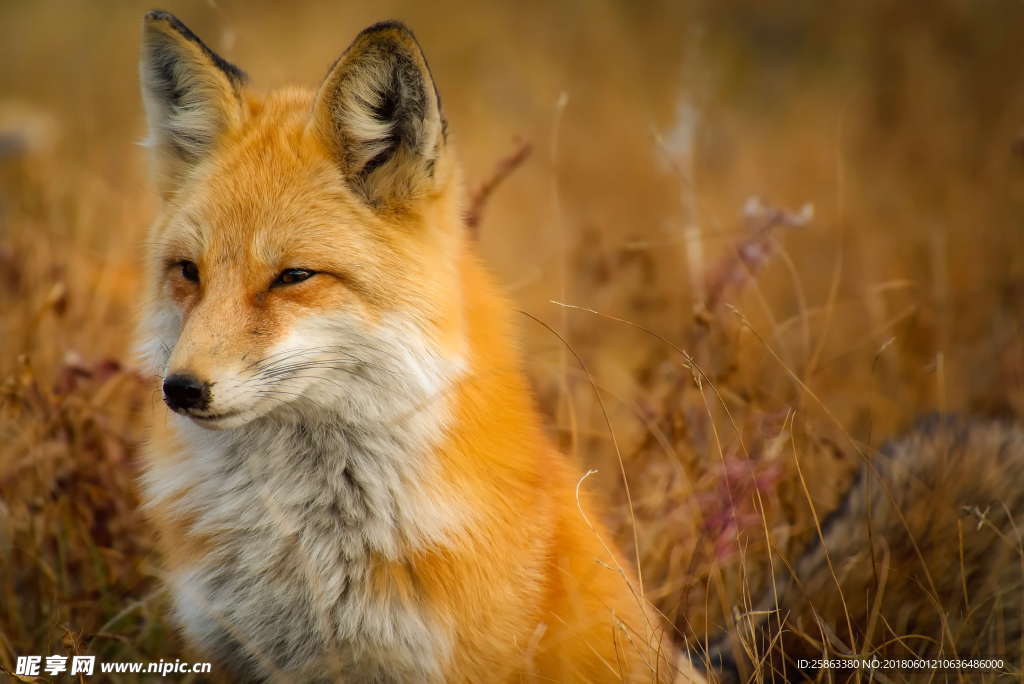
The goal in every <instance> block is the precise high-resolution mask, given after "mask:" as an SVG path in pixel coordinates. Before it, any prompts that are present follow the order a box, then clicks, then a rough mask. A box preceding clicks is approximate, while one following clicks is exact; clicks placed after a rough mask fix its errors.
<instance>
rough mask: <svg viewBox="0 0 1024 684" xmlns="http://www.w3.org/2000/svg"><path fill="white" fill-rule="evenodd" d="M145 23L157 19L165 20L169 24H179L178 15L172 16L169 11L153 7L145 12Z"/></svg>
mask: <svg viewBox="0 0 1024 684" xmlns="http://www.w3.org/2000/svg"><path fill="white" fill-rule="evenodd" d="M143 19H144V21H145V22H146V23H147V24H151V23H154V22H157V21H166V22H168V23H169V24H180V23H181V22H180V21H179V20H178V17H176V16H174V15H173V14H171V13H170V12H165V11H164V10H160V9H154V10H149V11H148V12H146V16H145V17H144V18H143Z"/></svg>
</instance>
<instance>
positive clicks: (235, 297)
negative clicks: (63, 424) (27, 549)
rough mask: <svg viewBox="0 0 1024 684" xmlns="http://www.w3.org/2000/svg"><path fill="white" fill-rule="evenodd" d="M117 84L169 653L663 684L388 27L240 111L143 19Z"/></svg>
mask: <svg viewBox="0 0 1024 684" xmlns="http://www.w3.org/2000/svg"><path fill="white" fill-rule="evenodd" d="M141 73H142V90H143V99H144V102H145V105H146V114H147V117H148V123H149V130H150V137H149V140H148V143H149V146H150V148H151V153H152V162H153V176H154V179H155V182H156V185H157V188H158V190H159V192H160V194H161V196H162V198H163V206H162V209H161V212H160V215H159V217H158V218H157V220H156V221H155V223H154V225H153V228H152V231H151V236H150V240H149V245H148V257H147V259H148V262H147V274H148V295H147V302H146V305H145V309H144V312H143V317H142V323H141V326H140V342H141V347H142V350H143V353H144V355H145V358H146V359H147V363H148V364H149V368H150V370H151V371H152V372H153V373H154V374H155V375H158V376H159V377H161V378H162V384H163V387H162V389H163V396H164V401H165V403H166V404H167V406H168V407H169V408H170V412H166V410H165V409H162V408H158V409H157V410H158V411H161V413H158V414H157V415H156V417H155V420H154V428H153V437H152V440H151V443H150V445H149V447H148V450H147V458H146V461H147V468H146V472H145V475H144V477H143V489H144V494H145V499H146V502H147V503H146V506H147V510H148V511H149V513H150V515H151V517H152V519H153V521H154V522H155V524H156V526H157V528H158V530H159V532H160V541H161V546H162V549H163V552H164V557H165V563H166V570H167V582H168V584H169V586H170V589H171V594H172V596H173V606H174V614H175V617H176V619H177V621H178V622H179V623H180V625H181V626H182V629H183V631H184V634H185V636H186V638H187V639H188V641H189V642H190V643H191V644H192V645H193V646H194V647H195V648H196V649H197V650H199V651H200V652H202V653H205V654H206V655H208V656H209V657H210V658H212V659H213V660H214V661H215V662H217V663H219V664H220V666H221V667H222V668H224V670H225V672H226V673H228V674H229V675H230V676H231V677H232V678H234V679H237V680H245V681H267V680H274V681H289V682H292V681H334V680H339V679H343V680H344V681H352V682H359V681H442V680H443V681H502V680H515V681H524V680H526V681H529V680H531V679H533V678H544V679H547V680H552V679H554V680H559V681H566V680H573V679H588V680H591V681H603V680H615V681H619V680H622V679H625V680H628V681H656V680H658V679H661V680H665V679H670V678H672V677H674V676H676V675H677V674H678V673H677V671H676V666H677V664H678V663H677V662H676V660H675V657H674V656H672V657H669V655H668V654H669V653H671V648H670V647H669V645H668V644H667V642H666V641H665V639H664V637H663V635H662V629H661V625H660V623H659V622H658V620H657V618H656V617H655V616H654V615H653V613H652V612H651V611H650V610H649V609H648V607H647V605H646V603H645V602H644V600H643V597H642V596H640V595H639V592H638V590H637V587H636V584H635V581H634V578H633V573H632V571H631V570H630V569H629V568H628V567H626V566H625V564H624V563H623V561H622V559H621V558H620V557H619V556H618V554H617V553H616V552H615V551H613V550H612V549H611V548H610V547H609V546H608V544H607V542H606V539H607V534H606V533H605V531H604V529H603V528H602V527H601V524H600V512H599V511H598V510H597V508H596V506H595V505H594V504H593V503H592V502H591V501H590V500H589V499H588V497H587V496H586V494H585V493H581V492H578V491H577V490H578V489H579V487H578V486H577V484H578V480H579V477H580V475H579V472H578V471H577V469H576V468H575V467H574V466H573V465H572V464H571V463H570V462H569V461H568V460H567V459H566V457H564V456H563V455H561V454H559V453H557V452H556V451H555V450H554V449H552V447H551V446H550V444H549V442H548V440H547V439H546V437H545V435H544V431H543V428H542V426H541V423H540V420H539V418H538V415H537V413H536V410H535V409H534V407H533V403H532V398H531V396H530V393H529V391H528V388H527V385H526V382H525V380H524V377H523V373H522V371H521V369H520V367H519V360H518V358H517V354H516V352H515V349H514V345H513V344H512V342H511V339H512V337H513V336H512V331H511V325H510V322H509V321H508V316H509V311H510V307H509V306H508V305H507V303H506V302H505V301H504V300H503V299H502V297H501V296H500V295H499V294H498V293H497V291H496V289H495V287H494V286H493V285H492V283H491V280H490V278H489V277H488V275H487V274H486V273H485V271H484V269H483V268H482V267H481V266H480V264H479V262H478V260H477V258H476V257H475V255H474V253H473V250H472V245H471V244H470V242H469V241H468V240H467V237H466V234H465V231H464V229H463V219H462V189H461V180H460V172H459V168H458V165H457V163H456V161H455V159H454V155H453V153H452V151H451V148H450V145H449V140H448V132H447V126H446V123H445V121H444V119H443V116H442V111H441V104H440V99H439V97H438V95H437V91H436V89H435V85H434V81H433V78H432V76H431V73H430V70H429V68H428V66H427V63H426V60H425V59H424V57H423V54H422V52H421V50H420V48H419V46H418V44H417V42H416V40H415V38H414V37H413V36H412V34H411V33H410V32H409V31H408V29H406V28H405V27H404V26H402V25H400V24H397V23H383V24H377V25H375V26H372V27H370V28H368V29H366V30H365V31H363V32H362V33H360V34H359V36H358V37H357V38H356V39H355V41H354V42H353V44H352V45H351V46H350V47H349V48H348V49H347V50H346V51H345V52H344V53H343V54H342V56H341V57H340V58H339V59H338V60H337V61H336V62H335V63H334V64H333V65H332V66H331V68H330V70H329V72H328V74H327V76H326V78H325V79H324V80H323V82H322V83H321V84H320V86H319V88H318V89H316V90H315V91H307V90H302V89H287V90H282V91H278V92H272V93H269V94H256V93H254V92H252V91H251V90H249V88H248V87H247V86H246V76H245V74H244V73H243V72H242V71H241V70H240V69H238V68H237V67H235V66H233V65H232V64H230V63H228V62H227V61H225V60H224V59H223V58H221V57H219V56H218V55H216V54H215V53H214V52H213V51H212V50H210V49H209V48H208V47H207V46H206V45H205V44H204V43H203V42H202V41H201V40H200V39H199V38H198V37H196V36H195V34H193V33H192V32H191V31H190V30H189V29H188V28H186V27H185V26H184V25H183V24H182V23H181V22H179V21H178V20H177V19H175V18H174V17H173V16H171V15H169V14H167V13H164V12H151V13H150V14H148V15H147V17H146V20H145V23H144V29H143V45H142V64H141ZM692 676H693V677H697V675H692Z"/></svg>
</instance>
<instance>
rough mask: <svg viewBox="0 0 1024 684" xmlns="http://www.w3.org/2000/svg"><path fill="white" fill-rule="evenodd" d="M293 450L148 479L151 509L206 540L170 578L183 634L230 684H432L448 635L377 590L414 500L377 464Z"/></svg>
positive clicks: (188, 462) (411, 606) (233, 455)
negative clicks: (172, 513)
mask: <svg viewBox="0 0 1024 684" xmlns="http://www.w3.org/2000/svg"><path fill="white" fill-rule="evenodd" d="M295 443H296V441H295V440H293V441H292V445H293V448H292V449H290V450H288V451H287V452H286V453H284V452H282V453H278V454H270V455H268V456H266V457H264V458H255V457H254V456H253V455H254V454H264V453H265V452H254V451H249V450H247V451H245V452H242V451H241V450H237V449H233V448H223V447H222V448H220V449H218V450H215V451H214V450H211V451H207V452H197V453H194V454H191V455H189V456H188V457H187V458H183V459H180V460H178V461H176V462H158V463H162V464H161V465H154V466H153V467H151V468H150V472H149V473H147V476H146V478H145V479H144V484H145V485H146V487H145V488H146V490H147V492H146V493H147V495H148V498H149V499H150V501H151V502H157V501H160V500H161V499H167V501H166V502H165V504H166V505H167V506H170V507H171V508H173V509H176V510H178V511H179V512H180V514H181V515H182V516H183V519H185V518H187V519H189V520H190V521H191V522H190V528H191V530H192V531H193V532H194V533H196V534H197V535H200V536H202V537H204V538H206V539H208V540H210V541H209V543H208V544H207V547H208V550H207V551H206V552H205V553H204V554H203V555H202V556H201V557H197V558H194V559H188V560H186V562H185V563H184V564H183V565H181V566H180V567H179V569H177V570H176V571H175V572H174V573H173V574H172V576H171V577H170V578H169V580H170V590H171V595H172V598H173V606H174V616H175V618H176V620H177V621H178V622H179V624H180V625H181V627H182V629H183V631H184V632H185V635H186V637H187V638H188V639H189V640H190V641H191V642H193V643H194V644H196V645H197V646H198V647H199V648H200V649H201V650H202V651H204V652H205V653H208V654H209V655H210V657H211V658H212V659H213V660H214V661H215V662H217V663H219V664H221V665H222V666H223V667H224V668H225V669H226V670H228V671H229V672H230V673H231V674H232V675H233V678H234V679H236V680H238V681H288V682H316V681H338V680H344V681H351V682H362V681H366V682H391V681H395V682H404V681H437V680H439V679H441V678H442V671H443V668H444V663H445V662H446V661H447V659H448V655H449V653H450V639H449V638H448V637H447V636H446V635H447V632H446V631H445V630H444V629H442V628H441V626H440V625H439V623H438V621H437V619H436V618H435V617H434V615H433V614H432V613H431V612H430V609H429V608H428V607H427V606H425V605H423V604H422V603H421V602H418V601H416V600H415V597H412V598H410V597H408V596H405V595H403V594H400V593H395V592H386V591H385V592H381V591H380V588H379V586H375V583H374V581H373V578H374V571H375V567H376V566H375V564H376V563H378V562H380V559H381V558H384V559H394V557H395V556H396V554H397V553H398V551H397V549H399V548H401V547H402V544H403V538H404V537H407V536H408V534H407V531H406V530H403V524H402V520H403V519H405V518H406V517H408V515H407V514H406V513H404V512H403V511H402V506H403V501H407V500H409V499H412V498H413V495H412V494H409V495H405V496H404V494H403V487H404V485H403V484H402V480H401V478H398V477H397V476H395V477H392V476H391V474H390V473H389V472H388V470H387V468H384V467H382V465H383V464H384V461H382V459H379V458H378V459H376V460H372V461H371V460H370V455H369V454H364V453H359V452H353V450H352V449H351V448H344V447H338V448H337V449H335V450H334V451H332V452H330V453H327V454H325V453H323V450H319V451H312V450H310V449H306V450H302V449H299V450H296V449H295V448H294V444H295ZM300 444H301V443H300ZM296 459H300V460H301V461H300V462H295V460H296ZM270 465H272V466H273V467H270ZM171 493H173V497H172V494H171ZM403 496H404V498H403ZM169 551H170V550H169ZM177 555H178V556H179V557H181V552H180V550H178V552H177Z"/></svg>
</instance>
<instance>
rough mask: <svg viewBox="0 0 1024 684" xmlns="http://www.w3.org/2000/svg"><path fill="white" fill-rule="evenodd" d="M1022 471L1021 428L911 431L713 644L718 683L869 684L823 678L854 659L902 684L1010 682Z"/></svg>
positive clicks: (978, 424)
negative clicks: (957, 676) (820, 683)
mask: <svg viewBox="0 0 1024 684" xmlns="http://www.w3.org/2000/svg"><path fill="white" fill-rule="evenodd" d="M1022 472H1024V427H1022V426H1021V425H1020V424H1019V422H1014V421H1012V420H1009V419H985V418H978V417H968V416H961V415H949V414H934V415H929V416H925V417H923V418H920V419H919V420H918V421H917V423H916V424H915V425H914V426H913V427H912V428H911V429H910V430H909V431H908V432H906V433H905V434H903V435H902V436H899V437H897V438H896V439H894V440H892V441H890V442H888V443H887V444H886V445H885V446H883V448H882V449H881V450H880V451H879V453H878V454H877V455H876V456H874V457H873V458H871V459H869V460H868V461H867V462H866V463H864V464H863V466H861V468H860V470H859V471H858V473H857V475H856V477H855V478H854V481H853V483H852V484H851V485H850V486H849V488H848V489H847V491H846V493H845V495H844V496H843V497H842V498H841V499H840V503H839V504H838V506H837V507H836V508H835V509H834V510H833V511H831V512H830V513H829V514H828V515H827V516H826V517H825V518H824V520H822V522H821V524H820V527H819V530H818V534H817V535H815V536H814V538H813V539H812V540H811V541H810V542H808V544H807V546H806V548H805V549H804V550H803V551H802V552H801V553H800V555H799V556H798V557H797V559H796V560H795V561H794V562H792V563H791V564H785V565H786V567H785V568H784V569H783V570H781V571H780V572H779V573H778V574H777V576H776V577H775V578H774V580H773V581H772V582H770V586H768V587H766V588H765V589H764V591H763V593H762V595H761V597H760V599H758V600H756V601H754V602H753V605H752V606H750V609H749V610H747V611H745V612H740V613H739V615H738V618H737V619H736V621H735V624H734V625H732V627H731V629H730V630H728V631H727V632H725V633H724V634H723V635H722V636H721V637H720V638H719V639H718V640H717V642H716V643H714V644H712V646H711V647H710V652H709V654H708V656H707V660H708V662H710V663H713V664H714V668H715V670H714V671H715V675H716V676H715V678H716V679H718V680H720V681H724V682H735V681H804V680H811V679H815V678H816V677H818V676H819V675H826V677H827V678H836V679H838V680H839V681H843V680H845V679H847V678H849V679H854V678H856V677H857V676H860V677H862V678H864V677H867V678H870V676H871V674H872V671H871V668H869V667H859V668H858V667H843V666H836V667H823V665H822V661H823V660H830V659H831V660H832V661H833V662H840V661H842V660H843V659H853V658H861V659H863V660H865V661H869V662H870V661H873V662H874V663H875V665H874V670H875V674H881V675H883V676H885V677H887V678H896V679H897V680H898V681H907V680H914V679H915V678H933V677H934V676H935V675H936V674H941V675H942V676H946V675H947V674H953V673H954V672H960V673H963V674H967V675H969V676H970V677H974V676H978V675H987V676H989V677H993V678H995V677H1000V676H1013V677H1019V676H1020V672H1021V670H1020V668H1021V665H1022V663H1021V657H1022V655H1024V631H1022V628H1024V561H1022V559H1024V538H1022V536H1021V530H1022V529H1024V528H1022V524H1024V488H1021V486H1020V474H1021V473H1022ZM915 660H917V661H918V662H919V663H920V662H922V661H923V663H924V664H918V665H907V664H906V663H908V662H913V661H915ZM934 660H940V661H945V662H950V661H952V660H960V661H961V662H964V663H967V662H970V661H972V660H973V661H975V663H976V665H974V666H970V665H968V666H964V667H962V668H953V667H950V666H936V665H934V662H933V661H934ZM887 661H888V662H890V663H899V662H900V661H903V663H904V664H903V665H898V664H897V665H885V663H886V662H887ZM929 663H932V664H929Z"/></svg>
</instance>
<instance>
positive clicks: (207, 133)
mask: <svg viewBox="0 0 1024 684" xmlns="http://www.w3.org/2000/svg"><path fill="white" fill-rule="evenodd" d="M139 72H140V74H139V75H140V80H141V83H142V100H143V104H144V105H145V110H146V119H147V121H148V124H149V137H148V139H147V140H146V144H147V146H148V147H150V148H151V149H152V156H153V167H154V173H155V176H156V180H157V184H158V185H159V186H160V187H161V190H162V191H163V192H164V194H165V195H166V194H168V193H169V192H172V191H173V189H174V188H175V187H176V186H177V184H178V183H180V181H181V178H182V176H183V175H184V173H185V172H186V171H187V170H188V168H189V167H191V166H192V165H193V164H195V163H196V162H197V161H199V160H200V159H202V158H203V157H204V156H205V155H206V154H207V153H209V151H210V149H211V148H212V147H213V145H214V144H215V142H216V140H217V137H218V136H219V135H220V134H221V133H223V132H224V131H225V130H226V129H227V128H228V127H230V126H232V125H234V124H235V123H237V122H238V120H239V119H240V118H241V114H242V107H241V96H240V88H241V86H242V84H243V83H244V82H245V74H244V73H243V72H242V71H241V70H240V69H239V68H238V67H236V66H234V65H233V64H231V63H230V62H227V61H226V60H224V59H223V58H221V57H220V56H219V55H217V54H216V53H215V52H213V51H212V50H211V49H210V48H208V47H207V46H206V44H205V43H203V42H202V41H201V40H200V39H199V37H198V36H196V35H195V34H194V33H192V31H190V30H189V29H188V27H187V26H185V25H184V24H183V23H181V22H180V21H178V19H177V18H176V17H174V16H173V15H172V14H169V13H167V12H161V11H153V12H149V13H148V14H147V15H146V18H145V21H144V24H143V32H142V55H141V60H140V69H139Z"/></svg>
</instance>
